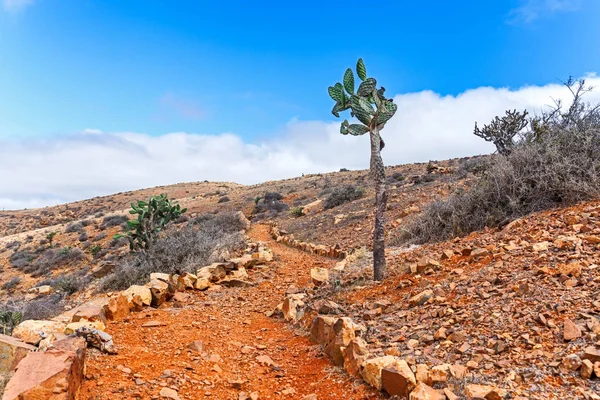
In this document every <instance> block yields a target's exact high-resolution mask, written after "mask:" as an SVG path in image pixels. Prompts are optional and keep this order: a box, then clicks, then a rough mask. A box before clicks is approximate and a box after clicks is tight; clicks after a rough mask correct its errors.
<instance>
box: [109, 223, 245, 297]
mask: <svg viewBox="0 0 600 400" xmlns="http://www.w3.org/2000/svg"><path fill="white" fill-rule="evenodd" d="M243 229H244V225H243V224H242V222H241V221H240V219H239V218H238V217H237V216H235V213H220V214H217V215H213V214H206V215H202V216H199V217H197V218H194V219H193V220H191V221H190V222H189V223H188V224H187V225H186V226H185V227H183V228H181V229H177V228H176V227H175V226H172V227H170V228H168V229H167V230H165V231H164V232H163V234H162V235H161V236H160V237H159V238H158V239H157V240H156V242H155V243H154V245H153V246H152V247H151V248H150V249H149V250H148V251H146V252H140V253H137V254H132V255H130V256H129V257H127V258H125V259H123V260H121V261H120V262H119V263H118V264H117V266H116V268H115V271H114V273H112V274H111V275H108V276H107V277H106V278H104V279H103V280H102V282H101V285H100V287H101V289H102V290H105V291H109V290H122V289H126V288H128V287H129V286H131V285H134V284H144V283H146V282H148V279H149V276H150V274H151V273H152V272H164V273H168V274H181V273H183V272H194V273H195V271H196V269H198V268H200V267H202V266H204V265H207V264H208V263H209V260H210V259H211V256H212V255H213V254H214V253H215V252H220V251H224V250H226V251H228V252H232V251H236V250H239V249H241V248H243V246H244V241H243V237H244V236H243V234H241V233H240V231H241V230H243Z"/></svg>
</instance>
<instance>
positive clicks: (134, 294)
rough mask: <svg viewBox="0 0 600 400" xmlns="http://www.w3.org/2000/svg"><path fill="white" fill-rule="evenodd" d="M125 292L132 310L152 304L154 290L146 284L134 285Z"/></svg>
mask: <svg viewBox="0 0 600 400" xmlns="http://www.w3.org/2000/svg"><path fill="white" fill-rule="evenodd" d="M123 294H124V295H125V296H127V302H128V303H129V309H130V310H141V309H142V308H143V307H144V306H149V305H150V304H152V292H151V291H150V288H148V287H146V286H140V285H132V286H130V287H129V288H128V289H127V290H126V291H124V292H123Z"/></svg>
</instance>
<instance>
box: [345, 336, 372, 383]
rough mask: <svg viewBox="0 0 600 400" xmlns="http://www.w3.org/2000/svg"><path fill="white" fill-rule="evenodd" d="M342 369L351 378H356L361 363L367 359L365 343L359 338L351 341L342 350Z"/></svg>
mask: <svg viewBox="0 0 600 400" xmlns="http://www.w3.org/2000/svg"><path fill="white" fill-rule="evenodd" d="M342 353H343V356H344V369H345V370H346V372H347V373H348V375H351V376H358V375H359V374H360V369H361V365H362V363H363V362H364V361H365V360H366V359H367V358H368V357H369V351H368V350H367V343H366V342H365V341H364V340H363V339H362V338H360V337H355V338H354V339H352V340H351V341H350V342H349V343H348V345H347V346H346V347H345V348H344V349H343V350H342Z"/></svg>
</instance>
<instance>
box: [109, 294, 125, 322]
mask: <svg viewBox="0 0 600 400" xmlns="http://www.w3.org/2000/svg"><path fill="white" fill-rule="evenodd" d="M103 310H104V315H106V318H107V319H108V320H110V321H114V320H116V319H121V318H123V317H125V316H127V314H129V310H131V304H130V303H129V298H128V296H127V295H125V293H122V292H120V293H117V294H115V295H113V296H111V297H110V299H108V303H107V304H106V305H105V306H104V308H103Z"/></svg>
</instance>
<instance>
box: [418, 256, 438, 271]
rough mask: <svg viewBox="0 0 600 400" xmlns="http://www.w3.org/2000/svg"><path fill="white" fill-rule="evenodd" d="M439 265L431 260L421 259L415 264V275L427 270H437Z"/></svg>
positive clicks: (427, 258)
mask: <svg viewBox="0 0 600 400" xmlns="http://www.w3.org/2000/svg"><path fill="white" fill-rule="evenodd" d="M440 267H441V264H440V263H439V262H437V261H436V260H434V259H433V258H429V257H423V258H421V259H420V260H419V261H418V262H417V273H419V274H422V273H423V272H424V271H425V270H426V269H427V268H433V269H439V268H440Z"/></svg>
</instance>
